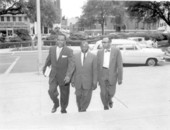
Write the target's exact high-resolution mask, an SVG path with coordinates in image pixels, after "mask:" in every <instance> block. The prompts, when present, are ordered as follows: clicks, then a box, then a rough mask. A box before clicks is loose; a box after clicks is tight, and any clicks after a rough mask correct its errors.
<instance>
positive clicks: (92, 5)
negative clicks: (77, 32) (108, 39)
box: [79, 0, 119, 34]
mask: <svg viewBox="0 0 170 130" xmlns="http://www.w3.org/2000/svg"><path fill="white" fill-rule="evenodd" d="M118 3H119V2H118V1H117V2H116V1H111V0H110V1H105V0H88V1H87V3H86V4H85V5H84V6H83V7H82V9H83V15H82V16H81V18H80V20H79V25H81V26H85V27H88V26H92V25H94V24H95V23H99V24H100V25H101V28H102V34H104V24H105V22H106V18H107V17H112V16H114V15H115V8H116V6H117V5H118Z"/></svg>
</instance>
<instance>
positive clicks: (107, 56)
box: [103, 49, 111, 68]
mask: <svg viewBox="0 0 170 130" xmlns="http://www.w3.org/2000/svg"><path fill="white" fill-rule="evenodd" d="M110 53H111V51H107V50H106V49H105V50H104V56H103V67H104V68H109V64H110Z"/></svg>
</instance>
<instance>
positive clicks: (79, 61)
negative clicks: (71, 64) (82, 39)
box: [77, 52, 82, 67]
mask: <svg viewBox="0 0 170 130" xmlns="http://www.w3.org/2000/svg"><path fill="white" fill-rule="evenodd" d="M77 55H78V61H77V62H78V65H79V66H80V67H82V63H81V52H79V53H78V54H77Z"/></svg>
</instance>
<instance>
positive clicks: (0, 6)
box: [0, 0, 24, 15]
mask: <svg viewBox="0 0 170 130" xmlns="http://www.w3.org/2000/svg"><path fill="white" fill-rule="evenodd" d="M23 7H24V1H23V0H1V1H0V15H4V14H12V15H15V14H23V13H24V8H23Z"/></svg>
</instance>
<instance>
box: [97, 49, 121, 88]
mask: <svg viewBox="0 0 170 130" xmlns="http://www.w3.org/2000/svg"><path fill="white" fill-rule="evenodd" d="M110 53H111V54H110V64H109V83H110V84H111V85H113V86H114V85H116V83H117V80H118V81H122V78H123V63H122V56H121V52H120V50H119V49H118V48H115V47H112V48H111V52H110ZM103 57H104V49H102V50H99V51H98V53H97V68H98V81H99V84H101V81H102V77H103V73H102V70H103V68H102V67H103Z"/></svg>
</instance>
